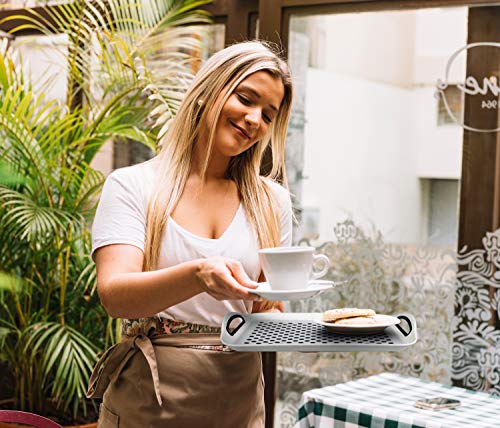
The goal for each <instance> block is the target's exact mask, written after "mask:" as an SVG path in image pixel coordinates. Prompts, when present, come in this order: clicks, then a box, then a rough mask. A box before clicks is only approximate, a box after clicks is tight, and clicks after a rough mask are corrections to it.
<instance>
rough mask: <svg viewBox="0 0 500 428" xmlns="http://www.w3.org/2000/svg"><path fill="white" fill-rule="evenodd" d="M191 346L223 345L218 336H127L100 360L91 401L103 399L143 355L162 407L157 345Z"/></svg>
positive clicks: (90, 392)
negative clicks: (131, 362)
mask: <svg viewBox="0 0 500 428" xmlns="http://www.w3.org/2000/svg"><path fill="white" fill-rule="evenodd" d="M191 345H221V341H220V336H219V335H218V334H210V333H207V334H204V333H196V334H169V335H161V336H155V337H152V338H150V337H148V336H146V335H143V334H139V335H137V336H125V337H124V338H123V339H122V341H121V342H120V343H118V344H116V345H114V346H112V347H111V348H109V349H108V350H107V351H106V352H105V353H104V354H103V355H102V357H101V358H100V359H99V361H98V362H97V364H96V366H95V367H94V370H93V372H92V375H91V377H90V382H89V389H88V391H87V394H86V395H87V398H102V396H103V394H104V392H105V391H106V389H107V387H108V385H109V384H110V383H111V382H114V381H115V380H116V379H117V378H118V377H119V376H120V373H121V372H122V370H123V368H124V367H125V365H126V364H127V362H128V361H129V360H130V358H132V356H134V355H135V353H136V352H141V353H142V355H144V358H145V359H146V361H147V363H148V366H149V369H150V371H151V377H152V379H153V386H154V390H155V394H156V399H157V401H158V404H159V405H160V406H161V404H162V399H161V394H160V377H159V375H158V364H157V362H156V355H155V351H154V346H191Z"/></svg>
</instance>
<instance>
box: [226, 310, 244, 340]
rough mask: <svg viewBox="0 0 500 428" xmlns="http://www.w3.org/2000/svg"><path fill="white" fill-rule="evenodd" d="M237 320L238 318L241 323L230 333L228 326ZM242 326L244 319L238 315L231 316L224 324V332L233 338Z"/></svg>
mask: <svg viewBox="0 0 500 428" xmlns="http://www.w3.org/2000/svg"><path fill="white" fill-rule="evenodd" d="M237 318H240V319H241V322H240V323H239V324H238V325H237V326H236V328H235V329H234V330H232V331H230V330H229V325H230V324H231V322H232V321H233V320H235V319H237ZM243 324H245V318H243V317H242V316H241V315H240V314H234V315H231V316H230V317H229V319H228V320H227V323H226V331H227V333H228V334H229V336H234V335H235V334H236V333H237V332H238V330H239V329H240V328H241V327H242V326H243Z"/></svg>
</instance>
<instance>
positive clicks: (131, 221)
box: [92, 159, 292, 326]
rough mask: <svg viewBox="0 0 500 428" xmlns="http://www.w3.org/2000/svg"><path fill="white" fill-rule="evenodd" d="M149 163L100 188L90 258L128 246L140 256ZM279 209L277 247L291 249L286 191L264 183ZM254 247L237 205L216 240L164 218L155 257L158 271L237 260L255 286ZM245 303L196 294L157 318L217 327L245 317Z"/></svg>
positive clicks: (151, 178) (151, 175)
mask: <svg viewBox="0 0 500 428" xmlns="http://www.w3.org/2000/svg"><path fill="white" fill-rule="evenodd" d="M155 165H156V162H155V159H152V160H150V161H147V162H144V163H142V164H138V165H134V166H131V167H126V168H120V169H117V170H115V171H113V172H112V173H111V174H110V175H109V176H108V178H107V179H106V182H105V183H104V187H103V191H102V194H101V199H100V201H99V205H98V207H97V211H96V215H95V218H94V223H93V226H92V254H93V253H94V251H95V250H96V249H97V248H100V247H103V246H105V245H110V244H129V245H134V246H136V247H138V248H139V249H141V250H142V251H144V244H145V230H146V209H147V204H148V200H149V196H150V194H151V191H152V189H153V185H154V183H155ZM268 182H269V184H270V185H271V188H272V189H273V191H274V192H275V195H276V198H277V201H278V203H279V212H280V222H281V243H280V245H282V246H288V245H291V243H292V208H291V201H290V196H289V193H288V191H287V190H286V189H285V188H284V187H282V186H280V185H279V184H277V183H274V182H271V181H268ZM258 250H259V244H258V240H257V237H256V236H255V233H254V232H253V230H252V228H251V226H250V223H249V222H248V219H247V216H246V213H245V210H244V208H243V205H242V204H241V203H240V205H239V207H238V210H237V211H236V213H235V215H234V217H233V220H232V221H231V223H230V224H229V226H228V227H227V229H226V230H225V231H224V233H223V234H222V235H221V236H220V237H219V238H217V239H210V238H204V237H201V236H198V235H196V234H194V233H192V232H190V231H188V230H186V229H185V228H183V227H182V226H180V225H179V224H177V223H176V222H175V221H174V219H172V218H169V219H168V221H167V226H166V230H165V236H164V238H163V242H162V248H161V251H160V259H159V263H158V268H159V269H163V268H166V267H170V266H174V265H176V264H179V263H183V262H186V261H190V260H193V259H198V258H208V257H212V256H224V257H230V258H233V259H236V260H239V261H240V262H241V263H242V265H243V267H244V269H245V271H246V272H247V274H248V276H249V277H250V278H251V279H253V280H257V279H258V277H259V275H260V271H261V267H260V263H259V258H258ZM251 309H252V302H251V301H243V300H223V301H218V300H216V299H214V298H213V297H211V296H210V295H209V294H207V293H201V294H198V295H196V296H194V297H192V298H191V299H188V300H186V301H184V302H182V303H179V304H177V305H175V306H171V307H169V308H167V309H165V310H164V311H162V312H161V313H160V315H161V316H162V317H165V318H169V319H176V320H182V321H187V322H192V323H198V324H205V325H212V326H220V325H221V323H222V319H223V318H224V315H225V314H226V313H228V312H232V311H235V312H239V313H250V312H251Z"/></svg>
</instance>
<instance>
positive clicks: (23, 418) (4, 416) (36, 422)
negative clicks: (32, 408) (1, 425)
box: [0, 410, 63, 428]
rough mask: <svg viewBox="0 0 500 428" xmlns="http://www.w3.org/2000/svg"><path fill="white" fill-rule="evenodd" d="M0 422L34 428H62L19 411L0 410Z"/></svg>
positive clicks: (48, 420)
mask: <svg viewBox="0 0 500 428" xmlns="http://www.w3.org/2000/svg"><path fill="white" fill-rule="evenodd" d="M0 422H16V423H21V424H27V425H31V426H33V427H35V428H63V427H62V426H61V425H59V424H57V423H55V422H54V421H51V420H50V419H47V418H44V417H43V416H38V415H35V414H34V413H28V412H21V411H19V410H0Z"/></svg>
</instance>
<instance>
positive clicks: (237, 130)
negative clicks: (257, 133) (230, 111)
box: [229, 121, 250, 139]
mask: <svg viewBox="0 0 500 428" xmlns="http://www.w3.org/2000/svg"><path fill="white" fill-rule="evenodd" d="M229 123H230V124H231V125H233V128H234V129H235V130H236V132H238V134H240V135H241V136H242V137H244V138H247V139H250V135H248V134H247V133H246V132H245V131H244V130H243V129H241V128H240V127H239V126H238V125H236V124H235V123H233V122H232V121H229Z"/></svg>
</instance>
